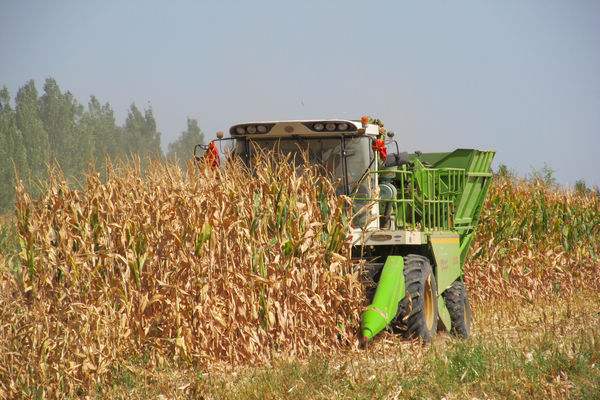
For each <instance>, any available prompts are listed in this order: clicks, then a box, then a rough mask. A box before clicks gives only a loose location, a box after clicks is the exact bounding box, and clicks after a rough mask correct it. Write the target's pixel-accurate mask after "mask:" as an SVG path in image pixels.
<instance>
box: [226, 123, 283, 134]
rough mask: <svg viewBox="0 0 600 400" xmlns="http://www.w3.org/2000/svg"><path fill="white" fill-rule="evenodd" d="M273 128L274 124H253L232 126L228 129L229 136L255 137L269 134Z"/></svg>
mask: <svg viewBox="0 0 600 400" xmlns="http://www.w3.org/2000/svg"><path fill="white" fill-rule="evenodd" d="M274 126H275V124H274V123H264V124H260V123H253V124H240V125H234V126H232V127H231V128H230V129H229V134H230V135H232V136H235V135H238V136H239V135H255V134H257V133H259V134H265V133H269V132H270V131H271V129H273V127H274Z"/></svg>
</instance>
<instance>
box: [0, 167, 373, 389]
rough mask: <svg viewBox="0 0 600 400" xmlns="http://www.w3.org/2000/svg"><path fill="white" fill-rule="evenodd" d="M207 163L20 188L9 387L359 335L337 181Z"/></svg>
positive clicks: (250, 355)
mask: <svg viewBox="0 0 600 400" xmlns="http://www.w3.org/2000/svg"><path fill="white" fill-rule="evenodd" d="M191 171H192V172H190V175H187V176H184V175H182V174H181V172H180V171H179V169H178V168H176V167H173V166H168V167H165V166H164V165H161V164H154V165H152V166H151V167H150V168H149V170H148V171H146V174H147V175H146V178H142V177H141V173H140V171H139V168H136V167H132V166H122V167H121V168H119V169H118V170H117V169H113V170H111V171H109V174H108V178H107V180H106V182H105V183H102V182H101V181H100V179H99V178H98V177H97V176H96V175H93V174H92V175H89V176H88V179H87V185H86V189H85V190H82V191H74V190H70V189H69V187H68V186H67V185H66V183H65V182H64V181H63V180H62V178H61V177H60V176H59V175H58V174H56V173H54V174H52V176H51V179H50V184H49V189H48V191H47V193H46V195H45V196H43V197H42V198H41V199H39V200H36V201H34V200H32V199H31V198H30V197H29V195H28V194H27V193H25V192H24V191H23V188H22V187H19V188H18V189H17V193H18V199H17V205H16V223H17V228H18V232H19V240H20V245H19V247H20V250H21V252H20V254H19V255H18V262H17V263H16V264H17V266H16V268H15V270H14V272H13V273H12V274H11V275H10V276H9V275H7V276H4V277H3V280H2V285H3V287H2V296H3V298H2V307H1V310H0V313H1V314H2V315H1V317H0V320H1V321H2V326H1V328H0V329H1V331H0V336H1V338H2V339H0V358H1V360H0V385H1V386H0V393H2V394H4V395H5V396H8V397H13V396H25V397H28V396H30V395H32V394H41V395H43V396H48V397H58V396H60V394H61V393H70V394H78V393H80V392H81V393H85V392H87V391H88V390H89V388H90V387H91V386H92V385H93V384H94V383H99V382H101V381H102V380H103V379H108V378H110V374H111V370H112V369H113V366H114V365H115V363H117V362H118V361H120V360H127V359H130V358H132V357H146V358H149V359H150V360H151V362H153V363H155V364H157V365H160V364H161V363H162V362H164V360H165V359H168V360H169V361H175V362H185V363H193V364H195V365H199V366H202V367H208V366H209V365H210V364H212V363H218V362H227V363H230V364H236V363H242V362H244V363H250V362H260V361H266V360H268V359H270V358H272V357H275V356H276V355H278V354H286V355H290V356H304V355H308V354H310V353H313V352H316V351H320V352H323V351H331V350H333V349H339V348H341V347H343V346H348V344H349V343H350V342H353V341H354V330H355V327H356V326H357V323H358V318H359V313H360V310H361V306H362V303H363V301H364V300H363V298H364V296H363V293H362V287H361V286H360V284H359V282H358V280H357V274H356V273H352V272H351V271H350V269H349V267H350V266H349V263H348V262H347V260H346V258H345V256H344V255H343V254H339V252H340V251H342V250H343V248H344V247H343V241H344V239H345V236H346V234H345V230H344V229H345V228H344V224H343V219H342V211H343V210H344V207H345V206H344V200H343V199H341V198H337V197H336V196H335V192H334V189H333V187H332V185H331V184H330V183H329V182H328V181H327V180H325V179H322V178H320V177H319V176H318V175H317V174H316V171H314V170H311V169H307V170H306V171H305V172H304V173H303V174H302V175H301V176H298V177H296V175H295V174H294V170H293V167H291V166H289V164H288V163H278V164H274V163H272V162H269V161H267V160H266V158H264V159H262V160H260V161H259V163H258V165H257V167H256V171H255V175H254V176H251V175H250V174H249V173H248V172H246V171H245V169H243V168H242V166H241V165H240V164H238V163H235V162H234V163H233V164H231V165H229V166H228V167H227V168H226V169H224V170H222V171H212V170H210V169H203V170H202V171H201V172H198V171H196V170H195V169H191ZM7 274H8V273H7Z"/></svg>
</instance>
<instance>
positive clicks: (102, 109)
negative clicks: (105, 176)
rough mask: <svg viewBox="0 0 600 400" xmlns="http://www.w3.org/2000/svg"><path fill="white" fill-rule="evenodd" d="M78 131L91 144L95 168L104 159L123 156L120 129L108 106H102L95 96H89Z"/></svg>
mask: <svg viewBox="0 0 600 400" xmlns="http://www.w3.org/2000/svg"><path fill="white" fill-rule="evenodd" d="M80 130H81V132H82V133H83V136H85V137H88V136H89V138H90V140H91V142H92V145H91V148H92V149H93V151H94V153H93V158H94V160H95V163H96V166H99V165H102V164H103V162H104V160H105V159H106V157H110V158H117V157H119V156H120V155H122V154H123V151H122V149H121V145H122V144H121V138H120V136H121V133H120V129H119V127H118V126H117V124H116V122H115V115H114V112H113V110H112V108H111V106H110V104H108V103H106V104H104V105H102V104H100V101H98V99H97V98H96V97H95V96H91V97H90V101H89V103H88V108H87V110H86V111H85V112H84V113H83V115H82V117H81V121H80Z"/></svg>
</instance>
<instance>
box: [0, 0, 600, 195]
mask: <svg viewBox="0 0 600 400" xmlns="http://www.w3.org/2000/svg"><path fill="white" fill-rule="evenodd" d="M599 23H600V3H598V2H592V1H589V2H588V1H576V2H554V1H551V2H541V1H531V2H511V3H505V2H503V3H483V2H461V3H460V4H457V3H453V4H450V3H442V2H429V3H427V4H424V3H418V4H413V3H403V2H402V3H397V2H377V3H371V5H370V6H369V7H365V6H364V5H363V3H359V2H327V3H326V4H322V3H321V2H316V1H307V2H301V3H282V2H253V3H235V2H188V1H182V2H177V3H175V4H169V5H165V4H163V3H158V2H140V1H137V2H127V3H126V4H121V3H119V2H106V3H103V5H102V7H100V6H98V5H95V4H92V3H80V2H75V1H72V2H71V1H58V2H55V3H46V2H41V1H31V2H16V1H3V2H1V3H0V35H1V36H0V50H2V54H3V55H4V57H3V59H2V61H1V62H0V86H2V85H6V86H7V87H8V88H9V90H10V91H11V94H12V96H13V98H14V95H15V94H16V91H17V90H18V88H19V86H21V85H23V84H24V83H25V82H26V81H27V80H29V79H34V80H35V81H36V84H37V87H38V90H41V88H42V86H43V81H44V79H45V78H47V77H54V78H55V79H56V80H57V82H58V83H59V85H61V88H62V89H63V90H69V91H71V92H72V93H73V94H74V95H75V96H76V97H77V98H78V100H79V101H81V102H82V103H83V104H87V101H88V99H89V96H90V95H92V94H93V95H95V96H97V97H98V98H99V99H100V100H101V101H102V102H106V101H108V102H110V103H111V105H112V107H113V108H114V110H115V113H116V115H117V117H118V122H119V123H122V122H123V121H124V118H125V116H126V113H127V109H128V107H129V105H130V104H131V103H132V102H135V103H136V104H137V105H138V106H140V107H147V106H148V104H151V105H152V107H153V110H154V113H155V116H156V119H157V122H158V124H159V130H160V131H161V132H162V141H163V147H164V146H165V144H166V143H168V142H170V141H173V140H174V139H175V138H176V136H177V135H178V134H179V133H180V132H181V131H183V130H184V129H185V128H186V117H191V118H195V119H197V120H198V121H199V124H200V126H201V128H202V130H203V131H204V133H205V137H206V138H211V137H214V133H215V132H216V131H218V130H226V129H227V128H228V126H230V125H232V124H234V123H236V122H240V121H246V120H265V119H269V120H273V119H307V118H334V117H342V118H350V119H356V118H359V117H360V116H361V115H363V114H368V115H371V116H373V117H377V118H380V119H382V120H383V121H385V123H386V126H387V127H389V128H390V129H391V130H393V131H395V132H396V139H397V140H398V141H399V143H400V145H401V147H402V148H403V149H405V150H407V151H413V150H422V151H434V150H438V151H446V150H451V149H454V148H459V147H476V148H484V149H495V150H496V151H497V157H496V165H497V164H498V163H504V164H507V165H508V166H509V167H510V168H512V169H514V170H516V171H517V172H518V173H519V174H521V175H524V174H527V173H529V172H530V171H531V169H532V168H537V169H539V168H541V167H543V166H544V164H545V163H547V164H548V165H549V166H550V167H551V168H553V169H554V170H555V171H556V177H557V179H558V180H559V182H561V183H563V184H568V185H571V184H573V183H574V182H575V180H577V179H585V181H586V182H587V183H588V184H590V185H598V186H600V174H599V173H598V171H600V160H599V157H598V156H597V155H596V153H597V149H598V148H600V74H598V71H600V53H599V52H598V49H600V24H599Z"/></svg>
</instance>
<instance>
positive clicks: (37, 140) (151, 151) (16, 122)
mask: <svg viewBox="0 0 600 400" xmlns="http://www.w3.org/2000/svg"><path fill="white" fill-rule="evenodd" d="M160 140H161V133H160V132H159V131H158V129H157V124H156V120H155V118H154V113H153V110H152V107H148V108H147V109H140V108H138V107H137V106H136V105H135V104H132V105H131V106H130V107H129V110H128V113H127V118H126V120H125V123H124V124H123V125H119V124H117V121H116V119H115V115H114V111H113V109H112V107H111V105H110V104H109V103H108V102H106V103H102V102H101V101H100V100H99V99H98V98H96V97H95V96H93V95H92V96H90V99H89V101H88V103H87V106H83V105H82V104H81V103H80V102H79V101H78V100H77V99H76V98H75V97H74V96H73V94H72V93H71V92H69V91H63V90H61V88H60V87H59V85H58V83H57V82H56V80H54V79H53V78H48V79H46V81H45V82H44V86H43V89H42V92H41V93H40V92H38V89H37V88H36V85H35V82H34V81H33V80H30V81H28V82H27V83H25V84H24V85H23V86H21V87H20V88H19V90H18V91H17V94H16V96H15V98H14V101H13V99H11V95H10V93H9V91H8V89H7V88H6V87H5V86H4V87H2V89H0V212H1V211H5V210H6V209H8V208H10V207H11V206H12V204H13V201H14V196H15V183H16V179H17V176H18V177H19V178H20V179H22V180H23V181H24V182H25V183H26V184H27V185H28V186H30V189H31V190H32V191H33V192H34V193H35V190H36V187H37V186H38V185H36V183H37V182H40V181H43V180H44V179H45V178H46V175H47V172H48V167H49V166H50V165H54V164H57V165H59V166H60V168H61V169H62V171H63V172H64V174H65V176H66V177H67V178H68V179H70V180H72V181H77V180H78V178H80V177H82V176H83V174H84V172H85V171H86V170H87V169H89V168H90V167H92V166H93V167H95V168H97V169H100V168H101V167H102V166H103V165H104V163H105V162H106V160H107V159H113V160H115V159H121V158H127V157H132V156H139V157H140V159H142V160H148V159H156V158H159V159H163V158H167V159H170V160H172V161H175V162H178V163H179V164H180V165H181V166H184V165H185V163H186V162H187V160H189V158H190V157H191V154H192V151H193V148H194V146H195V145H196V144H198V143H203V141H204V136H203V133H202V131H201V130H200V127H199V125H198V121H197V120H195V119H190V118H188V120H187V129H186V130H185V131H183V132H181V134H180V135H179V137H178V138H177V139H176V140H175V141H174V142H173V143H170V144H169V145H168V151H167V153H166V154H164V153H163V151H162V149H161V146H160V143H161V142H160Z"/></svg>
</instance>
